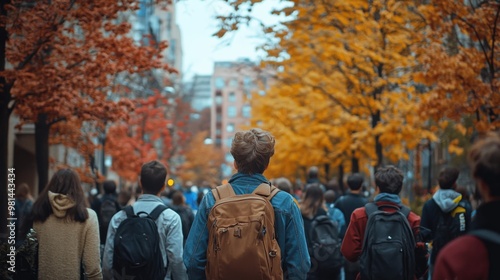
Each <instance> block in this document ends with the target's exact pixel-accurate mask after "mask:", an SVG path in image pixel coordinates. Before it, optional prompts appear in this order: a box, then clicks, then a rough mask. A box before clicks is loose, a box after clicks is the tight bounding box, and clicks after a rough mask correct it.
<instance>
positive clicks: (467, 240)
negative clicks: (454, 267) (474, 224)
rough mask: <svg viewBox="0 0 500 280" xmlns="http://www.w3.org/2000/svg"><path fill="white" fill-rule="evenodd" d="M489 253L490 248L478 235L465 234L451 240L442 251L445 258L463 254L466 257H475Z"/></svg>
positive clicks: (441, 253)
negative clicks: (488, 248)
mask: <svg viewBox="0 0 500 280" xmlns="http://www.w3.org/2000/svg"><path fill="white" fill-rule="evenodd" d="M484 254H488V250H487V248H486V247H485V245H484V243H483V242H482V241H481V239H479V238H478V237H476V236H472V235H468V234H466V235H463V236H460V237H458V238H455V239H454V240H452V241H450V243H448V244H447V245H446V246H445V247H444V248H443V249H442V250H441V252H440V255H443V258H452V259H453V258H457V257H459V256H463V257H466V258H471V259H472V258H473V256H479V255H484Z"/></svg>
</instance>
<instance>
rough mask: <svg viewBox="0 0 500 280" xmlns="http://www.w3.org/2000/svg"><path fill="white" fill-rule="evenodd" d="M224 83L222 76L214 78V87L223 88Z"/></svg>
mask: <svg viewBox="0 0 500 280" xmlns="http://www.w3.org/2000/svg"><path fill="white" fill-rule="evenodd" d="M225 86H226V83H225V82H224V78H221V77H218V78H215V87H216V88H218V89H221V88H224V87H225Z"/></svg>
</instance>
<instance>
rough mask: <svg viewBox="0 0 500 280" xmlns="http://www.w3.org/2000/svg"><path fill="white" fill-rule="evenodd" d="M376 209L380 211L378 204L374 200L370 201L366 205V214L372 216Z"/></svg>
mask: <svg viewBox="0 0 500 280" xmlns="http://www.w3.org/2000/svg"><path fill="white" fill-rule="evenodd" d="M375 211H378V206H377V204H375V203H374V202H369V203H367V204H366V205H365V212H366V216H368V217H370V216H371V215H372V214H373V213H375Z"/></svg>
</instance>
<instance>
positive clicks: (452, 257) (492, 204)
mask: <svg viewBox="0 0 500 280" xmlns="http://www.w3.org/2000/svg"><path fill="white" fill-rule="evenodd" d="M469 163H470V167H471V170H472V176H473V177H474V179H475V181H476V188H477V189H478V191H479V193H480V194H481V196H482V198H483V203H482V204H481V205H480V206H479V207H478V209H477V213H476V215H475V216H474V219H473V221H472V223H471V229H470V231H469V232H468V233H467V234H465V235H463V236H461V237H458V238H456V239H454V240H453V241H451V242H450V243H448V244H447V245H446V246H445V247H444V248H443V249H442V250H441V252H440V253H439V254H438V256H437V259H436V262H435V265H434V272H433V279H455V280H466V279H500V266H499V265H498V264H500V219H499V218H498V213H500V185H499V182H500V136H499V135H498V134H490V135H488V136H486V137H485V138H482V139H480V140H479V141H477V142H476V143H474V144H473V146H472V147H471V150H470V152H469ZM495 236H496V237H495Z"/></svg>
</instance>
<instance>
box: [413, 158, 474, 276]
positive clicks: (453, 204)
mask: <svg viewBox="0 0 500 280" xmlns="http://www.w3.org/2000/svg"><path fill="white" fill-rule="evenodd" d="M459 175H460V171H459V170H458V169H457V168H454V167H445V168H443V169H442V170H441V171H440V172H439V178H438V182H439V189H438V190H437V191H436V193H434V195H433V196H432V198H431V199H429V200H428V201H427V202H426V203H425V204H424V208H423V209H422V222H421V224H420V225H421V226H422V227H424V228H426V229H429V230H430V239H431V240H432V250H431V256H430V265H429V274H430V275H432V269H433V266H434V262H435V261H436V257H437V255H438V253H439V251H440V250H441V249H442V248H443V247H444V246H445V245H446V244H447V243H448V242H450V241H451V240H453V239H455V238H457V237H458V236H460V235H463V234H465V232H466V231H467V230H468V229H469V224H470V220H471V212H472V209H471V208H470V207H469V206H468V205H466V204H465V203H464V200H465V198H463V197H462V194H461V193H459V192H457V191H456V190H455V189H456V188H457V183H456V182H457V179H458V176H459Z"/></svg>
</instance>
